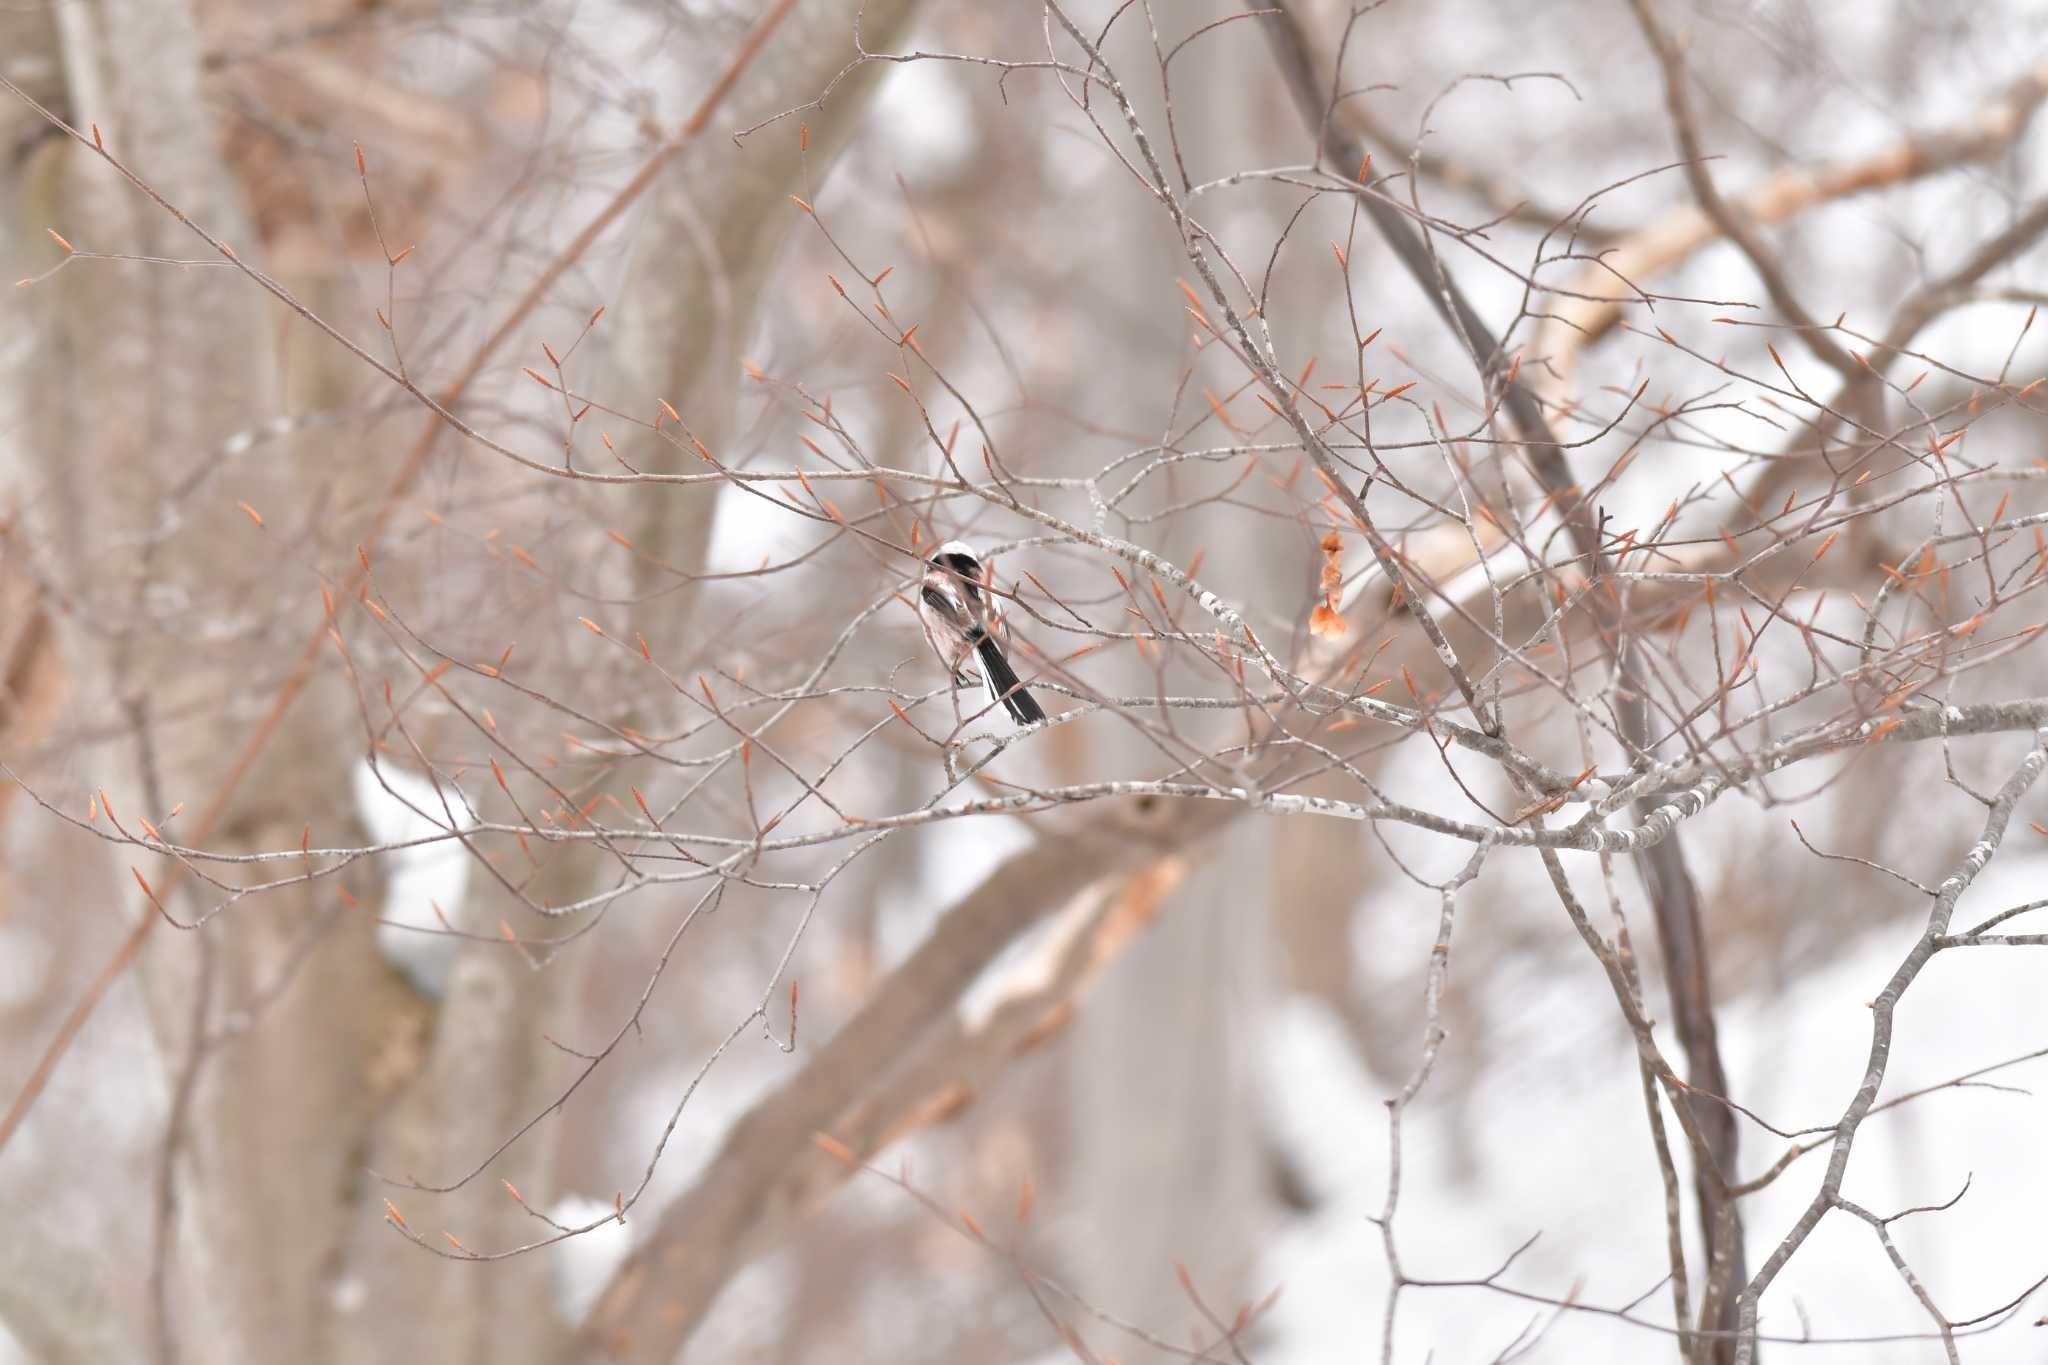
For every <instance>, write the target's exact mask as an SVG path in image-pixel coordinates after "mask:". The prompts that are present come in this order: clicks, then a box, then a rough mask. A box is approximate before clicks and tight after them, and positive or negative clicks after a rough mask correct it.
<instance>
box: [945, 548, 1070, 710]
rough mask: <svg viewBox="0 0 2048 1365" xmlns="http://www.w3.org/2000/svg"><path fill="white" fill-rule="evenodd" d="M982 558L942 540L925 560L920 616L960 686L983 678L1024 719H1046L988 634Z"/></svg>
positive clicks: (991, 694)
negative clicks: (983, 591) (982, 587)
mask: <svg viewBox="0 0 2048 1365" xmlns="http://www.w3.org/2000/svg"><path fill="white" fill-rule="evenodd" d="M981 582H982V568H981V561H980V560H979V559H977V558H975V555H974V551H972V550H970V549H969V548H967V546H966V545H964V544H962V543H961V542H960V541H957V540H949V541H947V542H946V543H945V544H944V545H941V546H940V547H939V548H938V549H937V550H936V551H935V552H934V553H933V554H932V557H931V558H930V559H928V560H926V561H925V570H924V581H923V582H922V583H921V584H920V585H919V586H918V594H917V619H918V620H919V621H920V622H922V623H923V625H924V638H925V639H926V640H927V641H929V642H930V644H931V647H932V653H934V654H936V655H938V656H939V662H940V663H942V664H944V665H945V666H946V670H947V671H948V672H950V673H951V674H952V675H953V683H954V685H955V686H956V687H957V686H966V685H971V684H973V683H975V682H980V683H981V684H982V685H983V686H985V687H986V688H988V695H989V699H990V700H991V701H999V702H1001V703H1002V704H1003V706H1004V707H1005V708H1006V709H1007V710H1008V711H1009V713H1010V718H1011V719H1012V720H1014V721H1016V722H1017V723H1018V724H1019V725H1031V724H1035V723H1036V722H1038V721H1041V720H1044V719H1045V712H1044V711H1043V710H1042V709H1040V707H1039V705H1038V703H1037V702H1036V701H1034V700H1032V697H1031V694H1030V693H1029V692H1026V691H1025V690H1024V687H1023V685H1022V684H1021V683H1019V682H1018V681H1017V674H1016V671H1015V670H1014V669H1012V668H1011V667H1010V661H1009V660H1008V659H1006V658H1004V657H1003V650H1002V646H1000V645H998V644H997V643H996V640H995V637H994V636H993V635H991V634H989V624H990V615H989V608H988V599H987V598H986V597H985V596H984V595H983V593H982V590H981Z"/></svg>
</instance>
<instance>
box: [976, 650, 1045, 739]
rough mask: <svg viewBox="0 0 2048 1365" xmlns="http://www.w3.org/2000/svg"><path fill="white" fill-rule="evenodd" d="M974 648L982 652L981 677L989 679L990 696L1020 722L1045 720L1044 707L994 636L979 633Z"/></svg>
mask: <svg viewBox="0 0 2048 1365" xmlns="http://www.w3.org/2000/svg"><path fill="white" fill-rule="evenodd" d="M974 648H975V650H976V652H978V653H979V654H980V655H981V676H982V677H983V678H985V679H986V680H987V681H988V694H989V696H990V697H992V698H994V699H995V700H997V701H1000V702H1001V703H1002V704H1003V705H1004V707H1006V708H1007V709H1008V710H1009V712H1010V718H1011V719H1012V720H1014V721H1016V722H1017V723H1018V724H1019V725H1035V724H1036V723H1038V722H1039V721H1041V720H1044V719H1045V712H1044V710H1043V709H1041V708H1040V706H1039V705H1038V703H1037V701H1036V700H1034V699H1033V698H1032V696H1031V694H1030V693H1029V692H1026V691H1025V690H1024V686H1023V684H1022V683H1020V682H1018V681H1017V674H1016V672H1015V671H1014V670H1013V669H1011V667H1010V661H1009V660H1008V659H1005V658H1004V657H1003V651H1002V647H1001V646H999V645H998V644H996V642H995V639H994V637H993V636H991V635H989V634H988V632H986V631H979V632H977V633H976V639H975V641H974Z"/></svg>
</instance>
